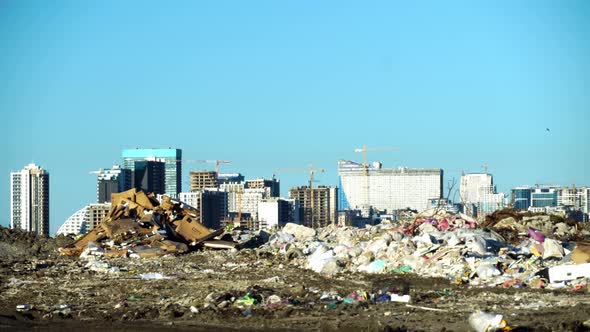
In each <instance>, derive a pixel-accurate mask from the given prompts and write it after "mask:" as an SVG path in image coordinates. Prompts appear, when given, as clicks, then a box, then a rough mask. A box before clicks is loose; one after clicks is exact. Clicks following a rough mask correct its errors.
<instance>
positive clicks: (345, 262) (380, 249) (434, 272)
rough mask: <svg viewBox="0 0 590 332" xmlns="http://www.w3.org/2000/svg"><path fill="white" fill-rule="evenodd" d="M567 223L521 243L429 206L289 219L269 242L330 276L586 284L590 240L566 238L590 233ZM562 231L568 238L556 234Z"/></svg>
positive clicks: (531, 232)
mask: <svg viewBox="0 0 590 332" xmlns="http://www.w3.org/2000/svg"><path fill="white" fill-rule="evenodd" d="M433 212H436V213H433ZM535 218H536V219H528V220H529V224H530V225H537V224H535V223H534V220H539V219H542V220H545V219H547V218H545V217H541V218H539V217H535ZM526 220H527V219H525V221H526ZM548 220H550V218H549V219H548ZM507 223H508V221H505V222H504V224H507ZM498 224H500V225H501V223H497V224H496V226H497V225H498ZM527 225H528V224H527ZM564 225H565V226H566V227H564V226H563V225H554V226H553V227H551V228H549V229H550V230H555V229H557V230H559V232H553V233H543V232H542V231H541V230H539V229H535V228H533V227H531V226H526V228H524V229H523V232H522V233H521V232H519V233H518V235H519V237H518V243H517V244H511V243H507V241H506V239H504V238H503V237H502V236H501V235H500V234H498V233H497V232H495V231H494V230H493V229H490V228H481V227H480V226H478V225H477V222H476V221H475V220H473V219H472V218H470V217H468V216H466V215H463V214H453V213H451V212H447V211H427V212H425V213H421V214H418V215H416V216H415V218H414V219H413V220H409V221H406V222H400V223H383V224H380V225H376V226H367V227H366V228H361V229H359V228H352V227H337V226H335V225H331V226H328V227H325V228H323V229H318V230H314V229H311V228H307V227H305V226H301V225H295V224H287V225H286V226H285V227H284V228H283V229H282V230H280V231H278V232H277V233H276V234H275V235H274V236H273V237H271V239H270V241H269V243H268V246H270V247H271V248H273V249H274V250H278V251H279V252H282V253H284V254H285V255H286V256H287V258H289V259H293V260H294V262H295V263H296V264H299V265H300V266H302V267H304V268H308V269H311V270H314V271H315V272H318V273H321V274H323V275H326V276H335V275H337V274H338V273H341V272H366V273H415V274H417V275H420V276H422V277H443V278H446V279H448V280H451V281H453V282H456V283H460V284H471V285H485V286H503V287H525V286H530V287H536V288H538V287H552V288H560V287H564V286H571V287H583V285H586V284H587V281H588V279H584V278H590V256H589V253H590V252H589V250H590V245H588V243H587V242H583V241H576V242H574V241H569V240H567V239H568V238H571V237H573V236H574V235H575V236H576V238H578V239H580V238H584V237H586V238H590V237H589V235H590V233H588V232H587V231H578V229H577V228H576V226H568V225H567V224H564ZM541 229H543V230H547V229H546V228H541ZM562 233H563V234H566V235H568V236H569V237H568V236H565V237H558V238H556V236H555V235H561V234H562ZM576 264H577V265H576ZM551 271H553V274H552V273H551ZM548 272H549V273H548ZM579 278H581V279H579ZM582 284H583V285H582Z"/></svg>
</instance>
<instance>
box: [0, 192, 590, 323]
mask: <svg viewBox="0 0 590 332" xmlns="http://www.w3.org/2000/svg"><path fill="white" fill-rule="evenodd" d="M123 194H124V195H121V196H119V197H115V199H114V200H113V202H114V203H113V208H112V211H111V212H110V213H109V216H108V217H107V218H106V219H105V220H103V222H102V223H101V225H100V226H99V227H97V228H96V230H95V231H93V232H91V233H90V234H88V235H85V236H84V237H82V238H80V239H78V240H77V241H73V240H70V239H69V238H67V237H60V240H59V241H58V239H57V238H56V239H47V240H44V239H32V238H29V237H27V236H24V235H23V234H21V233H20V232H14V231H12V230H8V231H7V230H4V229H0V231H1V232H2V233H1V234H4V235H3V236H0V246H2V248H3V250H4V252H11V253H13V254H11V255H3V252H1V251H0V326H2V327H6V328H13V329H21V330H24V329H27V330H31V329H35V328H46V327H52V326H55V327H58V328H60V329H70V330H74V329H76V330H77V329H105V328H106V329H108V330H130V329H133V330H137V329H152V330H153V329H158V330H167V329H175V330H188V329H194V330H203V329H209V328H218V329H222V330H232V329H233V330H235V329H236V327H239V328H240V329H242V330H271V329H273V330H314V331H318V330H321V331H341V330H364V331H440V330H442V329H445V330H447V331H467V330H469V329H472V330H488V331H490V330H508V329H512V330H519V328H521V330H527V328H532V329H535V330H544V331H545V330H546V331H549V330H557V331H571V330H577V331H584V330H585V329H587V327H588V326H590V323H589V322H590V316H589V315H588V312H590V311H589V310H588V308H590V297H589V296H588V294H589V293H590V288H589V286H588V280H589V278H588V264H589V263H590V261H589V259H590V250H589V249H590V242H588V235H589V233H588V232H587V231H588V228H587V225H582V224H576V225H574V224H569V223H568V222H567V221H563V220H558V219H553V220H551V218H552V217H551V218H549V220H548V221H546V220H547V218H546V217H545V216H543V215H517V216H516V217H514V221H511V220H504V219H508V218H510V217H511V216H512V215H511V214H506V215H503V216H502V218H499V219H498V220H494V221H493V222H490V223H489V224H487V225H485V226H484V224H482V223H478V222H477V221H476V220H474V219H473V218H470V217H469V216H466V215H462V214H458V213H451V212H448V211H444V210H430V211H424V212H422V213H413V214H411V215H410V214H409V213H408V218H404V219H402V220H399V221H392V222H383V223H382V224H379V225H375V226H367V227H365V228H352V227H337V226H328V227H325V228H319V229H312V228H309V227H305V226H302V225H297V224H287V225H286V226H284V227H283V228H282V229H279V230H273V231H264V230H251V229H246V228H240V227H238V228H233V229H226V230H224V231H222V230H210V229H207V228H206V227H204V226H203V225H201V224H200V223H199V222H198V221H199V216H198V213H196V211H194V210H192V209H190V208H187V207H184V206H183V205H182V204H181V203H180V202H174V201H172V200H169V199H167V198H164V200H163V201H162V203H160V204H158V202H157V201H156V200H155V199H154V197H153V195H150V194H144V193H141V192H136V191H132V192H126V193H123ZM511 213H512V212H511ZM562 222H563V223H564V224H565V225H566V226H567V227H564V226H562V225H558V224H560V223H562ZM187 224H188V225H189V226H190V227H187ZM506 225H509V227H508V226H506ZM187 228H189V230H188V231H187ZM192 228H195V229H196V230H197V231H198V232H197V231H195V230H192ZM554 229H555V230H559V232H557V234H559V236H558V235H556V233H555V232H553V230H554ZM511 234H512V235H513V236H514V238H512V239H511V240H507V237H508V235H511ZM33 240H35V241H39V243H40V244H41V243H42V244H43V245H42V248H43V249H42V250H34V251H32V252H29V251H24V249H26V248H27V247H31V246H32V244H33V243H34V242H31V241H33ZM44 241H45V242H44ZM60 246H61V247H62V248H61V249H60V250H59V253H60V254H61V255H58V250H57V247H60ZM50 248H53V249H52V250H51V251H52V253H53V254H52V255H46V254H45V253H46V252H48V250H49V249H50ZM228 249H229V250H228ZM134 258H141V259H134ZM537 288H546V289H551V291H542V290H539V289H537Z"/></svg>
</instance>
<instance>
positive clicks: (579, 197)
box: [557, 187, 590, 214]
mask: <svg viewBox="0 0 590 332" xmlns="http://www.w3.org/2000/svg"><path fill="white" fill-rule="evenodd" d="M557 205H558V206H563V207H568V208H570V209H571V210H577V211H582V212H583V213H586V214H588V213H590V188H588V187H562V188H558V189H557Z"/></svg>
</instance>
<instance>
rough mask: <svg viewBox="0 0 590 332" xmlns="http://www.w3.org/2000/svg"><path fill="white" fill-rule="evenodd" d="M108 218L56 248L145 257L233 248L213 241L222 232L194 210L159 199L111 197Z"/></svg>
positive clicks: (130, 194) (131, 194)
mask: <svg viewBox="0 0 590 332" xmlns="http://www.w3.org/2000/svg"><path fill="white" fill-rule="evenodd" d="M111 204H112V207H111V210H110V212H109V214H108V216H107V217H106V218H105V219H104V220H102V221H101V223H100V224H99V225H98V226H97V227H95V228H94V229H93V230H92V231H90V232H89V233H87V234H86V235H84V236H83V237H81V238H80V239H79V240H78V241H76V242H74V243H73V244H71V245H69V246H66V247H62V248H59V249H58V250H59V252H60V253H61V254H62V255H66V256H80V255H81V254H83V253H84V252H86V254H98V255H101V256H103V255H104V256H105V257H139V258H149V257H158V256H164V255H168V254H183V253H186V252H188V251H190V250H194V249H197V248H201V247H213V248H233V247H234V246H235V245H236V243H234V242H233V241H231V240H230V241H221V240H213V238H214V237H216V236H218V235H220V234H221V233H223V229H219V230H216V231H213V230H210V229H208V228H207V227H205V226H204V225H203V224H201V223H200V222H199V221H198V220H199V218H200V216H199V213H198V211H197V210H195V209H193V208H191V207H189V206H183V205H182V204H181V203H180V202H174V201H172V200H171V199H170V198H169V197H168V196H163V198H162V203H160V202H158V200H157V199H156V198H155V196H154V194H153V193H150V194H145V193H144V192H143V191H138V190H136V189H131V190H128V191H125V192H121V193H116V194H112V196H111Z"/></svg>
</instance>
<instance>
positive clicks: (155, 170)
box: [131, 160, 176, 197]
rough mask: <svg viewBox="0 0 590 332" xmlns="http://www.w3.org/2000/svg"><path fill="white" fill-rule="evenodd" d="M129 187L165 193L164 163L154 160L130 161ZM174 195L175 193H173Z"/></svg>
mask: <svg viewBox="0 0 590 332" xmlns="http://www.w3.org/2000/svg"><path fill="white" fill-rule="evenodd" d="M132 164H133V171H131V188H136V189H137V190H143V191H144V192H148V193H150V192H153V193H154V194H166V173H165V172H166V164H165V163H164V162H162V161H155V160H135V161H133V162H132ZM174 196H175V197H176V194H175V195H174Z"/></svg>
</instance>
